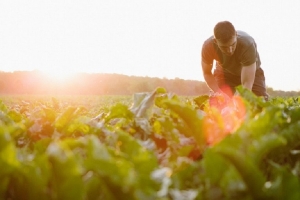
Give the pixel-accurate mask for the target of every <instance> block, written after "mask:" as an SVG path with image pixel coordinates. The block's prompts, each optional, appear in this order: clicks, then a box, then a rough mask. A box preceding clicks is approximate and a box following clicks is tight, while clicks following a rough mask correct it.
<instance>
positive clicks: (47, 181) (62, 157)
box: [0, 88, 300, 200]
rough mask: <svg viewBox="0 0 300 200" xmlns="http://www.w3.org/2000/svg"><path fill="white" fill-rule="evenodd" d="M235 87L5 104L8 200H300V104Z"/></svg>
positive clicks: (3, 190)
mask: <svg viewBox="0 0 300 200" xmlns="http://www.w3.org/2000/svg"><path fill="white" fill-rule="evenodd" d="M237 90H238V91H239V95H236V96H234V97H232V98H230V99H227V98H224V97H222V96H218V95H216V96H208V95H203V96H199V97H179V96H177V95H176V94H172V93H169V92H167V91H166V90H165V89H164V88H157V89H156V90H154V91H153V92H150V93H137V94H134V96H133V98H132V99H130V102H131V103H130V104H127V103H124V99H122V101H114V102H113V103H111V104H109V105H105V106H102V107H101V106H97V104H93V105H92V107H91V106H90V107H89V106H88V105H89V103H87V102H86V104H85V105H75V104H67V103H66V102H64V101H62V100H59V99H56V98H52V99H48V100H43V101H39V102H34V101H26V100H20V101H19V102H14V103H7V102H4V101H3V100H2V101H1V102H0V198H1V199H45V200H56V199H64V200H68V199H70V200H76V199H78V200H87V199H93V200H96V199H106V200H119V199H129V200H135V199H136V200H169V199H174V200H181V199H185V200H194V199H195V200H200V199H201V200H202V199H208V200H216V199H247V200H248V199H275V200H276V199H278V200H281V199H287V200H288V199H291V200H294V199H300V182H299V178H300V150H299V144H300V106H299V104H300V98H297V97H290V98H279V97H278V98H271V99H270V100H269V101H265V100H264V99H263V98H260V97H256V96H255V95H253V93H251V92H250V91H248V90H245V89H243V88H237ZM74 98H76V97H74ZM74 101H75V100H74Z"/></svg>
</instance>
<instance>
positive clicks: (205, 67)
mask: <svg viewBox="0 0 300 200" xmlns="http://www.w3.org/2000/svg"><path fill="white" fill-rule="evenodd" d="M201 65H202V72H203V77H204V79H205V82H206V84H207V86H208V87H209V88H210V89H211V90H213V91H214V92H220V91H221V90H220V88H219V86H218V84H217V82H216V80H215V77H214V75H213V74H212V72H211V71H212V67H213V66H212V65H209V64H206V63H204V62H203V61H202V62H201Z"/></svg>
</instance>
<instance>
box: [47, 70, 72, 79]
mask: <svg viewBox="0 0 300 200" xmlns="http://www.w3.org/2000/svg"><path fill="white" fill-rule="evenodd" d="M42 73H43V74H44V75H45V76H46V77H47V78H50V79H51V80H52V81H55V82H66V81H70V80H71V79H72V78H73V77H74V75H75V73H74V72H72V71H69V70H57V69H55V70H43V71H42Z"/></svg>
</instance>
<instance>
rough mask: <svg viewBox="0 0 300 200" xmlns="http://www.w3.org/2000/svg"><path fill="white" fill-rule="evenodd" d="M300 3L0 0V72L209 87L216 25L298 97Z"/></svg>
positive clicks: (279, 86)
mask: <svg viewBox="0 0 300 200" xmlns="http://www.w3.org/2000/svg"><path fill="white" fill-rule="evenodd" d="M299 10H300V1H299V0H288V1H283V0H263V1H261V0H188V1H183V0H126V1H125V0H86V1H83V0H81V1H79V0H48V1H46V0H0V71H7V72H13V71H32V70H41V71H46V72H47V73H49V74H56V75H58V74H60V75H63V74H71V73H74V72H87V73H117V74H125V75H133V76H147V77H159V78H168V79H173V78H180V79H186V80H199V81H204V78H203V75H202V70H201V64H200V63H201V58H200V53H201V48H202V44H203V42H204V40H206V39H207V38H208V37H210V36H211V35H212V34H213V27H214V26H215V24H216V23H217V22H219V21H224V20H228V21H231V22H232V23H233V24H234V26H235V28H236V29H237V30H242V31H245V32H247V33H248V34H250V35H251V36H252V37H253V38H254V39H255V41H256V43H257V47H258V52H259V54H260V58H261V62H262V65H261V67H262V68H263V70H264V72H265V77H266V85H267V86H268V87H272V88H273V89H276V90H286V91H290V90H295V91H300V80H299V77H300V63H299V58H300V22H299V19H300V12H299Z"/></svg>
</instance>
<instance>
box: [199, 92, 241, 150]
mask: <svg viewBox="0 0 300 200" xmlns="http://www.w3.org/2000/svg"><path fill="white" fill-rule="evenodd" d="M205 112H206V113H207V115H206V116H205V118H204V120H203V129H204V130H203V131H204V134H205V137H206V142H207V144H209V145H215V144H216V143H218V142H220V141H221V140H222V139H223V138H224V137H226V136H227V135H228V134H231V133H234V132H235V131H236V130H237V129H238V128H239V127H240V126H241V124H242V123H243V121H244V118H245V115H246V108H245V105H244V102H243V99H242V98H241V97H240V96H233V97H232V98H229V97H226V96H224V95H218V96H213V97H211V98H210V101H209V106H208V107H207V108H206V110H205Z"/></svg>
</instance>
